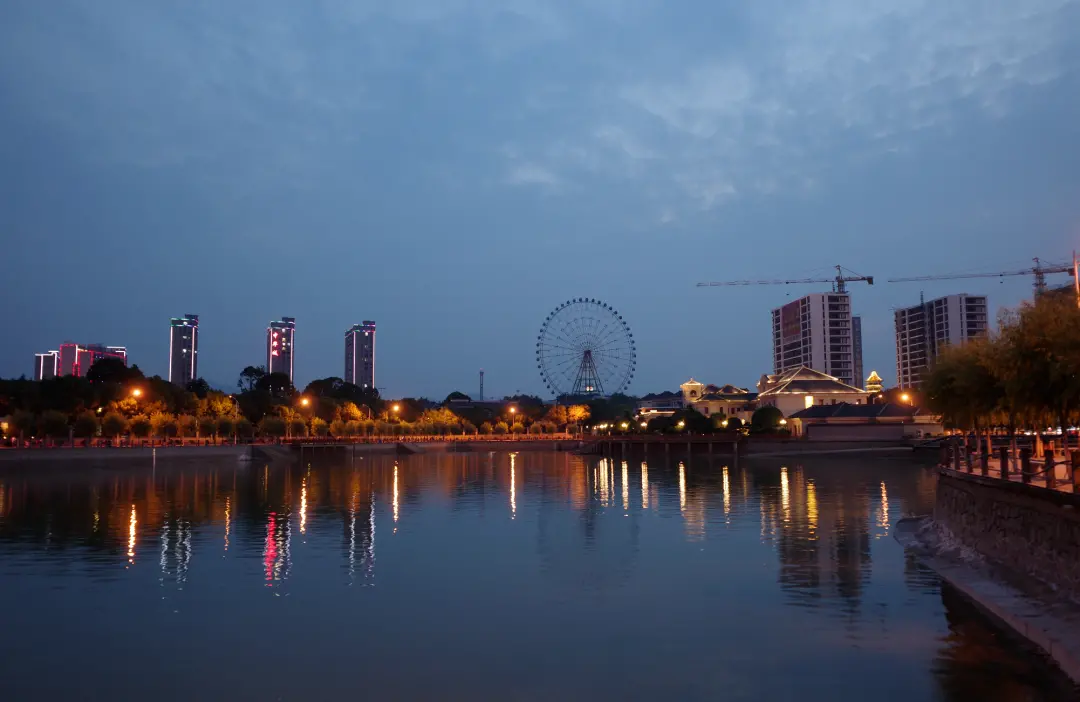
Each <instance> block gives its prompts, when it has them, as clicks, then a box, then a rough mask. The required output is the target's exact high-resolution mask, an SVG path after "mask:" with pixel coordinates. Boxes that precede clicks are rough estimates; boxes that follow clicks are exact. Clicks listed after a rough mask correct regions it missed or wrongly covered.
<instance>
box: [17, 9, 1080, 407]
mask: <svg viewBox="0 0 1080 702" xmlns="http://www.w3.org/2000/svg"><path fill="white" fill-rule="evenodd" d="M0 237H2V239H0V241H2V247H0V251H2V254H0V300H2V301H3V303H4V307H5V316H6V319H7V323H6V325H5V329H4V333H3V336H2V341H0V375H2V376H18V375H21V374H27V375H29V374H30V373H31V372H32V369H33V364H32V361H33V354H34V352H35V351H44V350H48V349H50V348H56V347H57V345H58V344H59V343H60V342H61V341H64V340H67V339H70V340H74V341H80V342H84V343H92V342H101V343H106V344H118V345H126V346H127V347H128V349H129V352H130V354H131V359H132V361H133V362H135V363H138V364H139V365H140V367H142V368H143V369H144V370H145V371H147V372H151V373H161V374H163V375H164V374H165V373H166V372H167V367H168V358H167V346H168V336H169V335H168V318H169V317H170V316H177V315H182V314H185V313H197V314H199V315H200V316H201V323H202V337H201V347H200V374H201V375H202V376H204V377H205V378H207V379H208V380H209V381H210V382H211V383H212V384H217V385H232V384H234V383H235V378H236V375H237V373H238V371H239V370H240V369H241V368H242V367H243V366H244V365H248V364H261V363H262V362H263V361H264V356H263V353H264V352H263V335H264V330H265V327H266V323H267V321H268V320H270V319H271V318H277V317H278V316H281V315H290V316H295V317H296V318H297V325H298V331H297V345H296V347H297V358H296V371H297V376H298V377H297V384H298V385H301V386H302V385H303V384H305V383H306V382H307V381H309V380H311V379H312V378H315V377H323V376H327V375H341V374H342V373H343V356H344V350H343V333H344V330H345V329H346V328H347V327H348V326H349V325H351V324H353V323H355V322H359V321H361V320H364V319H374V320H376V322H377V323H378V326H379V348H378V367H377V372H378V377H377V384H378V385H379V387H380V388H383V389H384V390H383V391H384V394H386V395H390V396H401V395H421V394H422V395H427V396H430V397H442V396H444V395H445V394H446V393H448V392H449V391H451V390H454V389H461V390H464V391H466V392H469V393H471V394H475V393H476V385H477V380H476V377H477V371H478V369H480V368H484V369H485V370H486V371H487V376H486V388H487V394H488V395H501V394H506V393H512V392H515V391H517V390H521V391H525V392H539V391H540V390H541V388H542V385H541V383H540V380H539V377H538V375H537V372H536V367H535V363H534V360H533V350H534V344H535V337H536V334H537V332H538V330H539V327H540V324H541V323H542V321H543V320H544V318H545V316H546V315H547V313H548V312H549V311H550V310H551V309H552V308H554V307H555V306H556V305H557V304H558V303H560V302H562V301H563V300H566V299H568V298H570V297H577V296H587V297H597V298H601V299H603V300H605V301H607V302H609V303H611V304H612V305H614V306H615V307H617V308H618V309H619V310H620V312H621V313H622V314H623V315H624V317H625V318H626V319H627V320H628V321H629V323H630V325H631V326H632V328H633V330H634V336H635V338H636V340H637V342H638V355H639V360H638V376H637V379H636V380H635V383H634V385H633V386H632V387H631V388H630V390H631V392H635V393H645V392H649V391H658V390H663V389H671V388H674V387H675V386H677V385H678V383H680V382H682V381H683V380H685V379H686V378H687V377H688V376H690V375H693V376H695V377H696V378H698V379H700V380H703V381H706V382H715V383H726V382H733V383H737V384H741V385H750V384H752V383H754V382H756V380H757V378H758V377H759V376H760V374H761V373H764V372H769V371H770V370H771V368H770V366H771V331H770V319H769V310H770V309H771V308H772V307H775V306H778V305H780V304H783V303H784V302H786V301H788V300H791V299H794V298H795V297H798V296H799V295H801V294H804V293H809V292H821V291H823V290H824V289H826V288H827V286H821V285H818V286H814V285H809V286H769V287H753V288H700V289H699V288H695V287H694V284H695V283H696V282H698V281H703V280H725V279H738V278H789V277H790V278H804V277H820V276H827V275H828V274H829V272H830V270H829V267H830V266H833V265H835V264H837V263H839V264H843V265H844V266H846V267H848V268H851V269H853V270H855V271H857V272H859V273H863V274H872V275H875V276H878V277H879V283H878V284H877V285H875V286H874V287H871V288H868V287H867V286H865V285H863V284H858V283H856V284H853V286H852V288H853V293H854V308H855V311H856V312H857V313H861V314H862V315H863V318H864V322H863V329H864V343H865V348H866V351H865V358H866V360H865V365H866V371H867V372H869V371H870V369H877V370H878V372H880V373H881V374H882V376H883V377H884V378H885V379H886V382H889V383H891V382H893V381H894V380H895V375H896V370H895V349H894V342H893V320H892V308H893V307H898V306H907V305H910V304H914V303H917V302H918V298H919V291H920V290H923V291H925V293H926V294H927V295H928V296H936V295H939V294H948V293H953V292H970V293H973V294H977V293H984V294H988V295H990V297H991V304H992V306H994V307H997V306H999V305H1014V304H1016V303H1017V302H1018V301H1019V300H1021V299H1022V298H1023V297H1025V296H1027V295H1029V294H1030V282H1031V281H1030V278H1029V277H1016V278H1011V279H1006V280H1004V281H999V280H967V281H942V282H934V283H926V284H922V285H921V287H920V284H914V283H913V284H888V283H885V279H886V278H888V277H892V276H903V275H919V274H925V273H954V272H960V271H983V270H986V271H996V270H1008V269H1014V268H1021V267H1024V266H1026V265H1030V259H1031V257H1032V256H1040V257H1042V258H1044V259H1047V260H1055V261H1062V260H1065V259H1066V258H1068V257H1069V256H1070V254H1071V251H1072V250H1073V248H1074V247H1078V248H1080V0H948V1H947V2H943V1H942V0H872V1H868V0H755V1H754V2H745V1H743V0H739V1H735V0H680V1H678V2H671V1H668V2H660V1H659V0H656V1H654V0H551V1H549V2H544V1H542V0H385V1H382V2H376V1H374V0H305V1H304V2H297V1H296V0H229V1H228V2H222V0H188V1H185V2H181V1H180V0H161V1H158V2H147V1H146V0H49V1H48V2H44V1H43V0H6V1H5V2H3V3H0ZM1054 280H1060V281H1061V282H1065V278H1064V277H1062V276H1057V277H1056V278H1055V279H1054Z"/></svg>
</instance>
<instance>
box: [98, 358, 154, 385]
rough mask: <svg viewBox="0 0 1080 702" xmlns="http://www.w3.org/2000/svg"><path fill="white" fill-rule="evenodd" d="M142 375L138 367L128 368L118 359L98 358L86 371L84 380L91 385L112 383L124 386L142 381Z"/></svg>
mask: <svg viewBox="0 0 1080 702" xmlns="http://www.w3.org/2000/svg"><path fill="white" fill-rule="evenodd" d="M142 378H143V374H142V371H140V370H139V367H138V366H132V367H131V368H128V365H127V364H126V363H124V361H122V360H120V359H119V358H99V359H98V360H96V361H94V364H93V365H92V366H90V369H89V370H87V371H86V379H87V380H89V381H90V382H91V383H94V384H98V383H112V384H115V385H126V384H128V383H132V382H135V381H138V380H142Z"/></svg>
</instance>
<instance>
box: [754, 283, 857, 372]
mask: <svg viewBox="0 0 1080 702" xmlns="http://www.w3.org/2000/svg"><path fill="white" fill-rule="evenodd" d="M854 319H859V318H858V317H855V318H854ZM772 327H773V372H774V373H775V374H777V375H780V374H783V373H786V372H788V371H791V370H795V369H797V368H801V367H804V366H805V367H807V368H812V369H814V370H816V371H820V372H822V373H825V374H827V375H829V376H831V377H834V378H837V379H838V380H839V381H840V382H842V383H844V384H845V385H849V386H855V385H857V384H858V383H860V382H862V324H861V320H859V322H855V321H854V320H853V318H852V315H851V296H850V295H848V293H839V292H831V293H815V294H813V295H807V296H806V297H803V298H800V299H798V300H794V301H793V302H789V303H788V304H786V305H784V306H783V307H778V308H776V309H774V310H773V311H772ZM856 332H858V340H857V343H856ZM856 361H857V362H858V363H857V364H856Z"/></svg>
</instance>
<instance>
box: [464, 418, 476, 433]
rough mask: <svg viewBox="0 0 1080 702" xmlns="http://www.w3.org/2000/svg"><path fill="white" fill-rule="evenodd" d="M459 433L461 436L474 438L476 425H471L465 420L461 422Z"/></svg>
mask: <svg viewBox="0 0 1080 702" xmlns="http://www.w3.org/2000/svg"><path fill="white" fill-rule="evenodd" d="M461 432H462V433H463V434H470V435H473V436H475V435H476V425H475V424H473V423H472V422H470V421H467V420H465V421H462V422H461Z"/></svg>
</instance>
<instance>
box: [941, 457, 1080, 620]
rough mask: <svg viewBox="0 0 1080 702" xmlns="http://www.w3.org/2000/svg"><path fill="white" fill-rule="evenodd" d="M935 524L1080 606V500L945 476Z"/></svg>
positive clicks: (976, 478)
mask: <svg viewBox="0 0 1080 702" xmlns="http://www.w3.org/2000/svg"><path fill="white" fill-rule="evenodd" d="M934 520H935V521H937V522H938V523H939V524H941V525H943V526H945V527H946V528H947V529H948V530H949V531H951V532H952V533H953V535H954V536H955V537H956V538H957V539H959V540H960V541H961V542H962V543H963V544H964V545H966V546H968V547H970V548H973V549H974V550H976V551H978V552H979V554H981V555H982V556H984V557H985V558H987V559H988V560H990V561H992V562H995V563H998V564H999V565H1002V566H1005V567H1006V568H1008V569H1009V570H1012V571H1016V572H1019V573H1024V574H1026V575H1030V576H1033V577H1035V578H1038V579H1039V580H1041V581H1043V582H1045V583H1049V584H1050V585H1053V586H1054V587H1055V588H1057V589H1058V591H1059V592H1060V593H1061V594H1064V595H1066V596H1068V597H1070V598H1071V599H1073V600H1075V601H1077V602H1080V495H1073V494H1070V493H1063V492H1057V491H1053V490H1046V489H1043V488H1036V487H1031V486H1028V485H1021V484H1017V483H1004V482H1002V481H1000V480H994V479H990V478H982V477H980V476H974V475H964V474H957V473H953V472H952V471H943V472H942V474H941V476H940V479H939V481H938V489H937V501H936V503H935V505H934Z"/></svg>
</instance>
